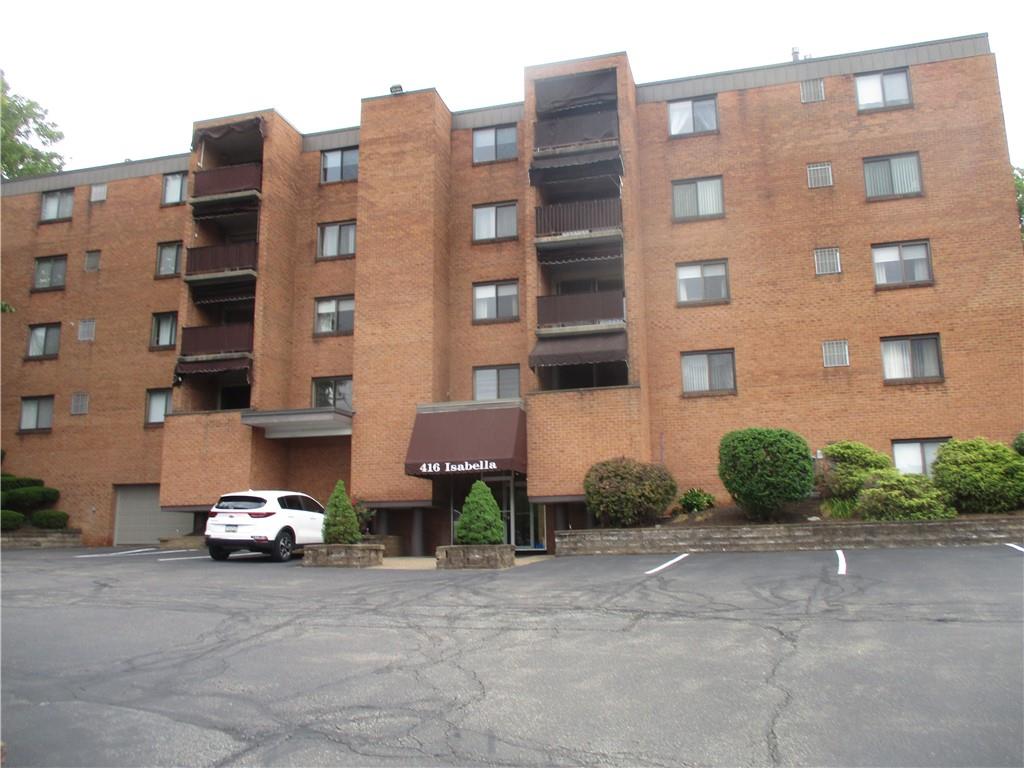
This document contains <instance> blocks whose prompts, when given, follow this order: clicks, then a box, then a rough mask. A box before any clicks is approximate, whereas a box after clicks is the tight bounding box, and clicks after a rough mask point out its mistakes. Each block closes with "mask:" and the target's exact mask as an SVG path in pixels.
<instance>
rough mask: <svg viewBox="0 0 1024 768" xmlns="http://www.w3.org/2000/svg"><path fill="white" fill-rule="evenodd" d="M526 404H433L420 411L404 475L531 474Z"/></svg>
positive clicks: (417, 410) (489, 402) (499, 402)
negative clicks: (528, 459) (528, 464)
mask: <svg viewBox="0 0 1024 768" xmlns="http://www.w3.org/2000/svg"><path fill="white" fill-rule="evenodd" d="M526 467H527V463H526V411H525V410H524V409H523V401H522V400H520V399H518V398H514V399H507V400H485V401H473V402H451V403H431V404H427V405H420V406H417V408H416V421H415V423H414V424H413V429H412V437H411V438H410V439H409V449H408V451H407V452H406V455H405V474H407V475H412V476H415V477H438V476H444V475H474V474H476V475H479V474H480V473H481V472H508V471H513V472H521V473H523V474H525V473H526Z"/></svg>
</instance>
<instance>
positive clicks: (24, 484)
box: [0, 475, 43, 491]
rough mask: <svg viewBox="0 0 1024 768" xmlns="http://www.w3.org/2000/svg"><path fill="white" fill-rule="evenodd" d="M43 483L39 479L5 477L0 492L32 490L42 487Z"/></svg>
mask: <svg viewBox="0 0 1024 768" xmlns="http://www.w3.org/2000/svg"><path fill="white" fill-rule="evenodd" d="M42 484H43V481H42V480H40V479H39V478H37V477H17V476H15V475H5V476H4V478H3V479H2V480H0V490H3V491H13V490H15V489H16V488H31V487H33V486H36V485H42Z"/></svg>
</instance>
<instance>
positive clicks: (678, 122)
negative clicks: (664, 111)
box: [668, 96, 718, 136]
mask: <svg viewBox="0 0 1024 768" xmlns="http://www.w3.org/2000/svg"><path fill="white" fill-rule="evenodd" d="M717 130H718V103H717V99H716V98H715V97H714V96H707V97H705V98H702V99H689V100H687V101H673V102H670V103H669V105H668V131H669V133H670V134H672V135H673V136H688V135H692V134H695V133H708V132H710V131H717Z"/></svg>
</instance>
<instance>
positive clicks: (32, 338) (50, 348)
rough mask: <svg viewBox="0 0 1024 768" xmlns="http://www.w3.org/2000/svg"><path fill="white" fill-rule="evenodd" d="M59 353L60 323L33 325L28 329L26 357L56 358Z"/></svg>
mask: <svg viewBox="0 0 1024 768" xmlns="http://www.w3.org/2000/svg"><path fill="white" fill-rule="evenodd" d="M59 351H60V323H48V324H46V325H33V326H31V327H30V328H29V329H28V354H27V357H56V356H57V353H58V352H59Z"/></svg>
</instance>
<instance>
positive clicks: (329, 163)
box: [320, 147, 359, 184]
mask: <svg viewBox="0 0 1024 768" xmlns="http://www.w3.org/2000/svg"><path fill="white" fill-rule="evenodd" d="M358 178H359V147H349V148H348V149H332V150H329V151H327V152H321V153H320V181H321V182H322V183H324V184H328V183H330V182H332V181H355V180H356V179H358Z"/></svg>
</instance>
